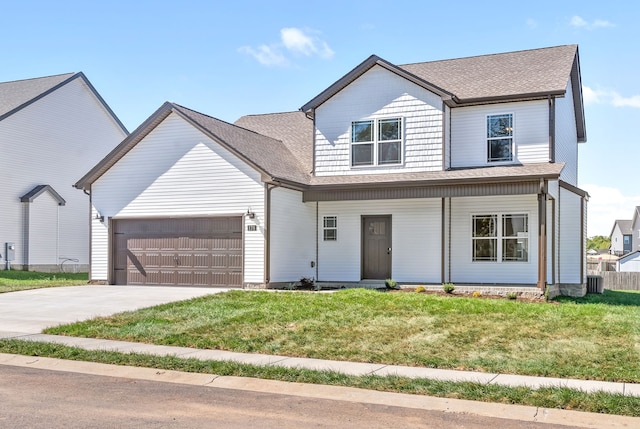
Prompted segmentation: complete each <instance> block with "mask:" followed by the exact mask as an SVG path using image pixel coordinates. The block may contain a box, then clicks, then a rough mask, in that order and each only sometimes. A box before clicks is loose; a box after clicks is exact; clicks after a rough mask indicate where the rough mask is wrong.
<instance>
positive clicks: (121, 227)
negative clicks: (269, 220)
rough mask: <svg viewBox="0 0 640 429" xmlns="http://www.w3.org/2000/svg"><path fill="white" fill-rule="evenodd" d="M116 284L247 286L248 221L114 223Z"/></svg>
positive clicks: (154, 220) (173, 220) (182, 220)
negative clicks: (245, 226) (244, 262)
mask: <svg viewBox="0 0 640 429" xmlns="http://www.w3.org/2000/svg"><path fill="white" fill-rule="evenodd" d="M112 231H113V236H112V237H113V252H114V255H113V256H114V258H113V262H114V263H113V279H114V283H115V284H130V285H171V286H223V287H241V286H242V217H216V218H188V219H117V220H115V219H114V221H113V225H112Z"/></svg>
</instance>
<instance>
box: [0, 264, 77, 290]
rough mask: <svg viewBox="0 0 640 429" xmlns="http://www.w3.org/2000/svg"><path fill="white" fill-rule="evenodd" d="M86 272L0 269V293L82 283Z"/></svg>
mask: <svg viewBox="0 0 640 429" xmlns="http://www.w3.org/2000/svg"><path fill="white" fill-rule="evenodd" d="M88 281H89V276H88V274H87V273H38V272H33V271H16V270H10V271H6V270H3V271H0V293H3V292H15V291H18V290H26V289H38V288H44V287H57V286H74V285H84V284H87V282H88Z"/></svg>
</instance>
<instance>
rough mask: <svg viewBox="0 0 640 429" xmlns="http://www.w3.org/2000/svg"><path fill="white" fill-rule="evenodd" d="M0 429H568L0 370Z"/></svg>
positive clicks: (230, 391) (344, 403)
mask: <svg viewBox="0 0 640 429" xmlns="http://www.w3.org/2000/svg"><path fill="white" fill-rule="evenodd" d="M0 427H2V428H3V429H13V428H34V429H37V428H47V429H50V428H67V429H73V428H83V429H85V428H136V429H138V428H230V429H234V428H260V429H270V428H274V429H275V428H277V429H287V428H357V427H366V428H391V427H393V428H396V427H400V428H466V429H476V428H487V427H494V428H502V429H511V428H513V429H515V428H518V429H523V428H525V429H526V428H532V429H533V428H536V429H541V428H545V429H550V428H558V429H559V428H567V427H568V426H560V425H550V424H542V423H528V422H522V421H517V420H506V419H499V418H487V417H480V416H474V415H470V414H460V413H445V412H442V411H425V410H417V409H409V408H401V407H393V406H384V405H371V404H366V403H357V402H349V401H334V400H326V399H313V398H305V397H297V396H291V395H280V394H273V393H260V392H252V391H245V390H234V389H225V388H214V387H203V386H192V385H184V384H174V383H163V382H155V381H146V380H137V379H129V378H117V377H105V376H96V375H87V374H80V373H73V372H60V371H52V370H43V369H34V368H24V367H17V366H9V365H0Z"/></svg>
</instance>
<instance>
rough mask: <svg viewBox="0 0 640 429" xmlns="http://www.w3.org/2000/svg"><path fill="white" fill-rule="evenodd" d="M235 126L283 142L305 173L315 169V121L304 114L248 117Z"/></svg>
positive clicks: (288, 113)
mask: <svg viewBox="0 0 640 429" xmlns="http://www.w3.org/2000/svg"><path fill="white" fill-rule="evenodd" d="M235 125H238V126H240V127H243V128H246V129H249V130H252V131H255V132H257V133H260V134H262V135H265V136H269V137H272V138H274V139H276V140H280V141H282V143H284V145H285V146H286V147H287V148H288V149H289V151H291V153H293V155H294V156H295V157H296V159H297V160H298V162H299V163H300V164H301V165H302V168H303V170H304V171H305V172H307V173H310V172H311V170H312V169H313V121H312V120H311V119H309V118H307V116H306V115H305V114H304V113H303V112H300V111H297V112H285V113H272V114H265V115H247V116H243V117H241V118H240V119H238V120H237V121H236V122H235Z"/></svg>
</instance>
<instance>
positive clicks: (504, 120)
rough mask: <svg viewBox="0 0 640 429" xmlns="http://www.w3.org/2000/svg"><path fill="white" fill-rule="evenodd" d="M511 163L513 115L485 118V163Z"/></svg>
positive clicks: (505, 114) (506, 114)
mask: <svg viewBox="0 0 640 429" xmlns="http://www.w3.org/2000/svg"><path fill="white" fill-rule="evenodd" d="M504 161H513V114H512V113H504V114H500V115H489V116H487V162H504Z"/></svg>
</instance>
